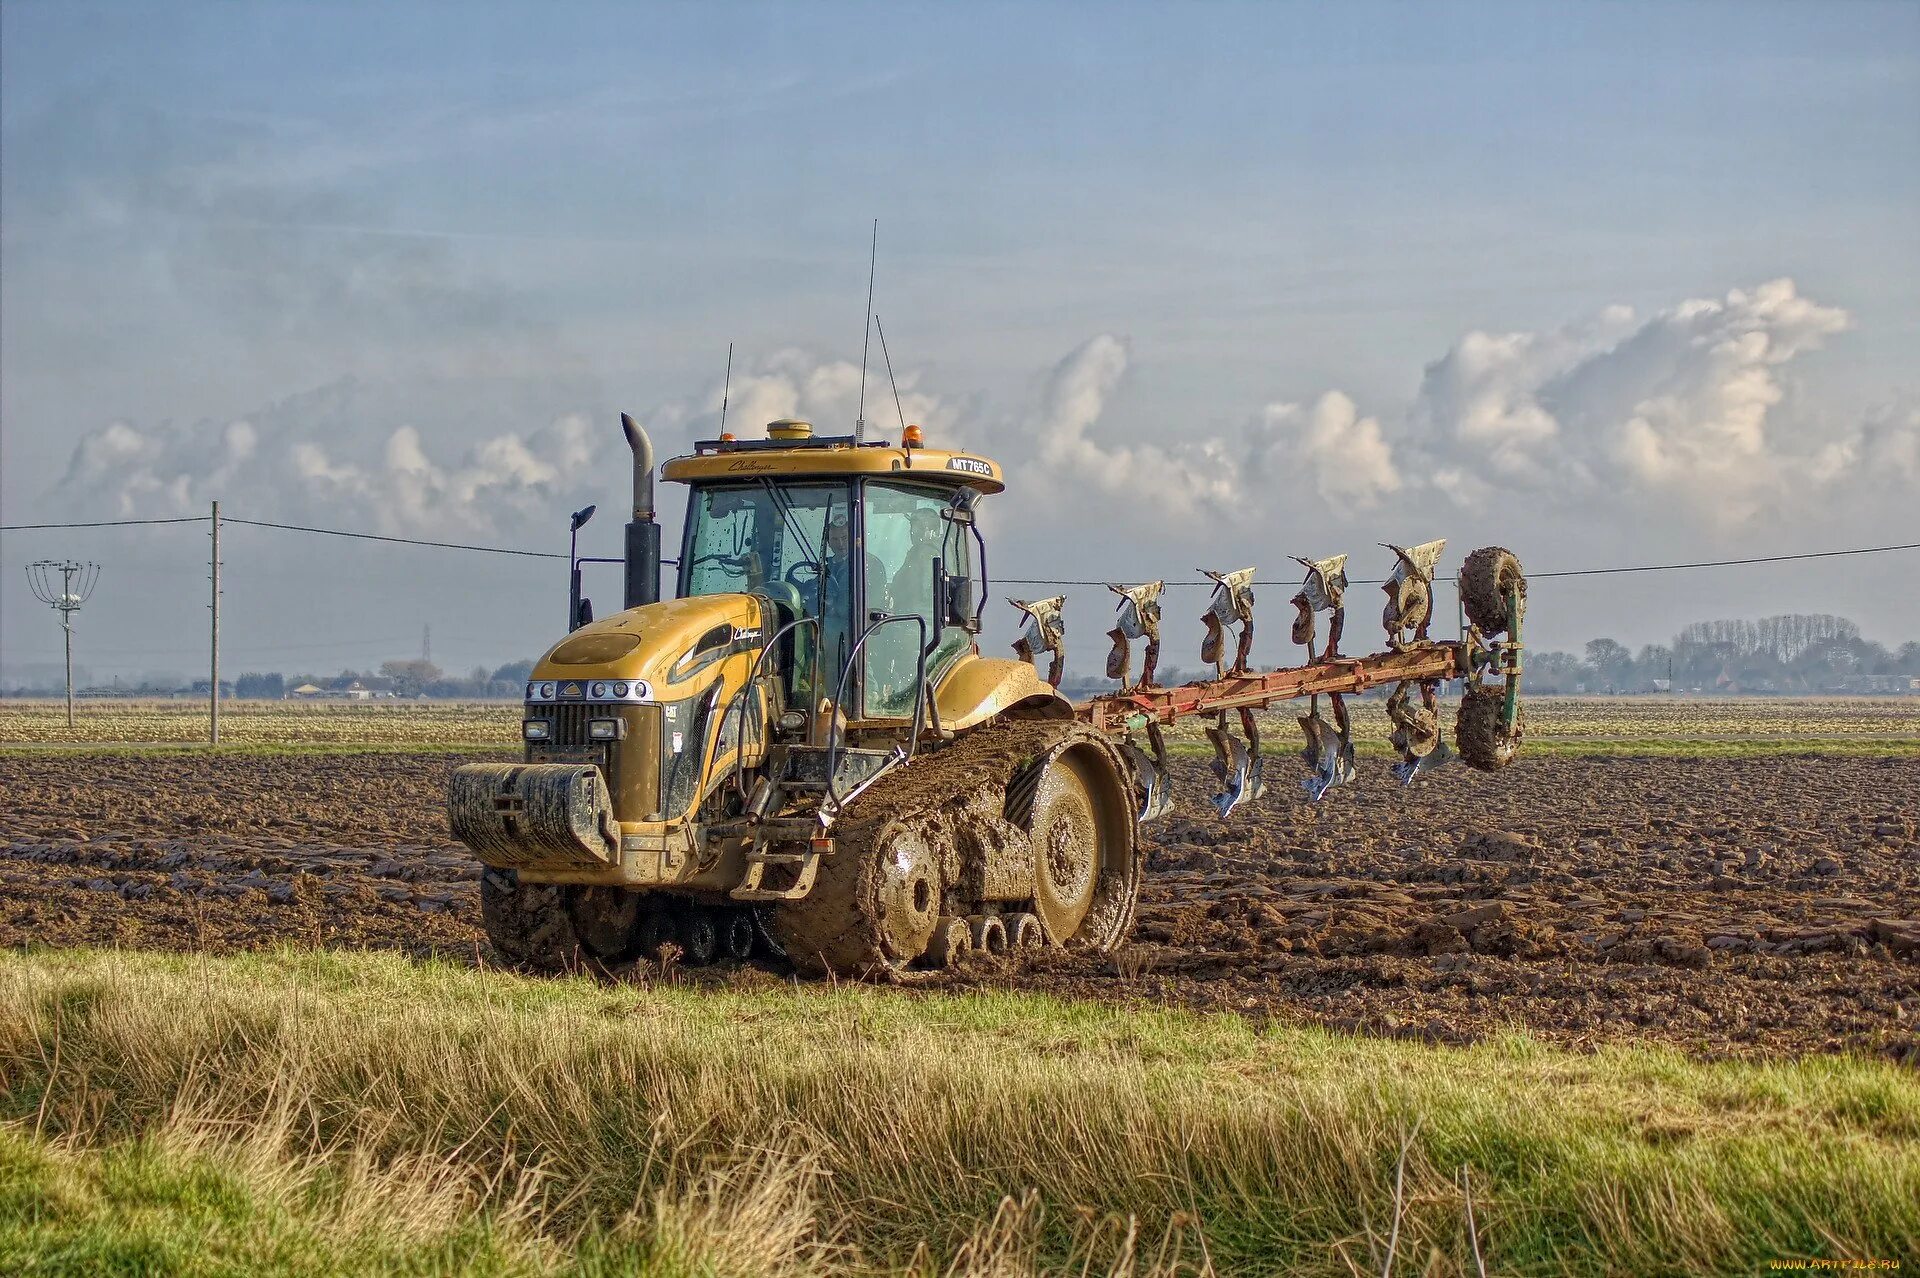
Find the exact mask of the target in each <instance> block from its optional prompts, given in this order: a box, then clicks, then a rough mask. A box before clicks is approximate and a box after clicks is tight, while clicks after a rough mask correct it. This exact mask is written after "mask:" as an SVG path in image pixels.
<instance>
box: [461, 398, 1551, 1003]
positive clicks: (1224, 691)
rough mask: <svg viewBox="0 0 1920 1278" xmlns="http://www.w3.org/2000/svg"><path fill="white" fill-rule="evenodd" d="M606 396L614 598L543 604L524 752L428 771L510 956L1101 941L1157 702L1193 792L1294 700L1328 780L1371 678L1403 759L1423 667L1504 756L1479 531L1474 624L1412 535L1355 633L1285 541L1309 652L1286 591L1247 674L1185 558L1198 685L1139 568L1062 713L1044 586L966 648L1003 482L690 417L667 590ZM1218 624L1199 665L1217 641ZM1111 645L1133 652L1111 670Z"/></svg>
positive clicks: (898, 952)
mask: <svg viewBox="0 0 1920 1278" xmlns="http://www.w3.org/2000/svg"><path fill="white" fill-rule="evenodd" d="M622 421H623V425H624V427H625V430H626V435H627V440H628V443H629V445H630V447H631V449H632V452H633V466H634V482H633V518H632V521H631V522H630V523H629V524H628V525H627V544H626V556H625V560H624V563H625V604H626V607H625V609H624V610H623V611H621V612H619V613H618V614H616V615H614V616H610V617H605V618H602V619H600V620H591V619H590V609H587V608H583V607H581V606H580V605H579V603H578V594H579V591H578V586H577V582H578V577H577V573H578V568H577V566H576V569H575V572H576V578H575V581H576V587H575V591H574V595H575V603H574V605H573V607H572V609H571V612H572V617H571V621H572V625H573V628H572V630H571V632H570V633H569V634H568V635H567V636H566V637H565V638H564V639H562V640H561V641H560V642H559V643H557V644H556V645H554V647H553V648H552V649H551V650H550V651H548V652H547V653H546V655H545V656H544V657H542V658H541V660H540V661H539V662H538V664H537V665H535V667H534V669H533V671H532V675H531V678H530V680H529V682H528V684H527V690H526V705H525V717H524V721H523V724H522V730H523V736H524V738H525V741H524V744H525V757H524V762H521V763H486V764H469V765H466V766H463V767H461V768H459V769H457V770H456V771H455V773H454V776H453V779H452V784H451V791H450V796H449V819H450V824H451V827H452V830H453V833H454V835H455V837H457V838H458V839H460V840H461V841H462V842H464V843H465V844H466V845H467V846H469V847H470V848H472V849H473V851H474V852H475V854H476V855H478V857H479V858H480V860H481V861H482V862H484V863H485V866H486V870H485V874H484V876H483V879H482V888H481V906H482V913H483V916H484V922H485V925H486V929H487V933H488V935H489V937H490V938H491V939H492V941H493V944H494V947H495V948H496V950H498V951H499V952H500V953H501V954H502V955H503V956H505V957H506V958H507V959H509V960H510V961H512V962H514V963H516V964H520V965H523V966H528V967H535V968H561V967H568V966H572V965H575V964H579V963H582V962H597V963H601V964H614V963H620V962H623V961H628V960H631V959H634V958H636V957H640V956H643V955H645V956H657V955H660V954H662V953H664V952H665V947H667V946H673V947H676V948H677V951H678V953H679V954H680V955H681V956H682V961H684V962H688V963H705V962H711V961H713V960H715V959H717V958H733V959H744V958H747V957H749V956H750V955H753V954H755V953H756V952H758V953H765V954H771V955H778V956H784V957H785V958H786V959H788V960H790V961H791V962H792V963H793V964H794V965H795V966H796V967H798V968H799V969H801V970H803V971H807V972H814V973H826V972H836V973H843V974H850V975H880V974H887V973H891V972H896V971H899V970H901V969H904V968H907V967H908V966H910V965H917V966H923V967H924V966H941V965H946V964H950V963H952V962H954V961H955V960H956V959H958V958H959V957H960V956H961V955H963V954H965V953H967V952H968V951H970V950H975V949H979V950H986V951H991V952H996V953H998V952H1004V951H1007V950H1010V949H1020V948H1027V947H1039V946H1082V947H1089V948H1092V949H1095V950H1103V949H1110V948H1112V947H1113V946H1115V945H1117V944H1119V943H1120V942H1121V941H1122V940H1123V939H1124V938H1125V936H1126V935H1127V932H1128V930H1129V928H1130V926H1131V923H1132V918H1133V911H1134V902H1135V899H1136V897H1137V894H1138V891H1139V886H1140V877H1141V871H1142V860H1143V852H1142V843H1141V838H1140V826H1141V823H1142V822H1143V821H1148V820H1152V819H1154V818H1156V817H1158V816H1160V815H1163V814H1164V813H1165V812H1166V811H1167V810H1168V808H1169V806H1170V800H1169V797H1168V795H1169V790H1168V779H1167V751H1166V743H1165V741H1164V739H1163V737H1162V735H1161V727H1162V725H1164V724H1166V723H1170V722H1172V721H1173V720H1175V719H1178V718H1180V717H1183V716H1207V717H1210V719H1211V721H1212V724H1213V726H1211V727H1209V729H1208V735H1209V737H1210V738H1211V739H1212V740H1213V741H1214V744H1215V748H1216V751H1217V754H1218V757H1217V760H1216V763H1215V770H1216V772H1217V774H1218V775H1219V777H1220V779H1221V782H1222V786H1223V789H1222V792H1221V794H1220V795H1218V796H1216V798H1215V805H1216V807H1217V808H1218V810H1219V811H1221V813H1222V814H1223V815H1224V814H1225V813H1227V812H1229V811H1231V810H1232V809H1233V808H1234V807H1235V806H1237V805H1238V804H1239V803H1241V802H1243V801H1246V800H1249V799H1253V798H1256V797H1258V795H1259V794H1260V793H1261V792H1262V790H1263V789H1264V784H1265V782H1264V776H1263V769H1262V759H1261V752H1260V748H1259V738H1258V730H1257V725H1256V723H1255V720H1254V718H1253V714H1252V711H1253V710H1255V709H1257V708H1261V707H1264V706H1267V705H1271V704H1273V703H1275V702H1277V701H1282V700H1286V699H1289V698H1293V697H1299V696H1311V697H1313V699H1314V708H1313V710H1312V714H1311V716H1310V717H1306V718H1303V719H1302V721H1301V722H1302V726H1303V728H1304V729H1305V730H1306V732H1307V737H1308V742H1309V746H1308V752H1309V758H1308V762H1309V764H1310V766H1311V770H1312V775H1311V776H1310V777H1309V778H1308V779H1307V782H1306V785H1307V788H1308V790H1309V792H1310V793H1311V794H1313V796H1314V797H1315V798H1316V799H1317V798H1319V797H1320V795H1322V794H1324V793H1325V792H1326V790H1327V789H1328V788H1329V787H1330V786H1332V785H1334V784H1338V783H1339V782H1340V781H1341V780H1344V779H1347V776H1349V775H1350V773H1351V758H1352V746H1351V742H1350V740H1349V739H1348V737H1347V728H1346V714H1345V709H1344V706H1343V705H1342V702H1341V698H1342V697H1344V696H1345V695H1346V694H1348V693H1354V692H1360V691H1364V690H1365V689H1367V688H1369V687H1372V686H1375V685H1380V684H1386V683H1392V684H1395V685H1397V687H1396V690H1395V696H1394V699H1392V700H1390V703H1389V712H1390V714H1392V715H1393V717H1394V723H1395V725H1396V732H1395V737H1394V741H1395V745H1396V747H1397V748H1398V749H1399V751H1400V754H1401V763H1400V764H1399V765H1397V767H1396V771H1398V772H1399V773H1400V775H1401V776H1402V778H1403V779H1404V780H1408V781H1411V779H1412V778H1413V777H1414V776H1416V775H1420V774H1422V773H1424V772H1425V771H1426V770H1428V769H1429V768H1431V767H1432V766H1434V765H1436V764H1437V763H1439V762H1442V761H1444V760H1445V759H1446V758H1447V757H1449V754H1450V752H1449V751H1448V750H1447V748H1446V746H1445V744H1444V743H1442V742H1441V741H1440V740H1439V733H1438V730H1437V727H1436V724H1435V718H1434V715H1435V712H1436V709H1437V703H1436V698H1435V694H1436V690H1437V689H1438V687H1439V686H1440V683H1441V681H1443V680H1446V679H1465V680H1467V683H1468V687H1467V691H1466V696H1465V699H1464V700H1463V703H1462V709H1461V711H1460V718H1459V736H1458V740H1459V744H1460V750H1461V754H1462V756H1463V757H1465V758H1466V761H1467V762H1469V763H1471V764H1474V765H1475V766H1479V767H1482V768H1489V769H1491V768H1497V767H1501V766H1504V765H1505V764H1506V763H1507V762H1508V761H1510V760H1511V759H1512V758H1513V755H1514V753H1515V751H1516V750H1517V747H1518V744H1519V741H1520V737H1521V733H1522V730H1523V729H1522V725H1521V719H1520V715H1519V707H1518V704H1517V699H1516V694H1517V689H1518V680H1519V673H1520V661H1519V657H1520V646H1519V643H1518V639H1519V633H1518V632H1519V623H1520V616H1521V614H1522V612H1523V611H1524V604H1525V579H1524V577H1522V576H1521V574H1520V570H1519V565H1518V563H1517V562H1515V561H1514V559H1513V557H1512V556H1511V555H1509V554H1508V553H1507V552H1505V551H1504V550H1498V549H1497V548H1495V549H1492V550H1487V551H1479V552H1476V553H1475V555H1474V556H1472V557H1470V558H1469V560H1468V563H1467V567H1466V569H1465V570H1464V571H1463V574H1462V576H1461V578H1460V588H1461V597H1462V603H1463V608H1464V612H1465V613H1466V616H1467V619H1468V620H1471V622H1472V624H1471V625H1468V624H1466V620H1463V623H1462V631H1463V633H1462V635H1461V637H1460V639H1458V640H1457V641H1449V642H1442V641H1435V640H1432V639H1430V638H1428V636H1427V623H1428V620H1429V619H1430V615H1431V602H1432V592H1431V589H1430V587H1431V585H1432V574H1433V561H1434V559H1435V558H1436V557H1437V554H1438V546H1439V543H1428V544H1427V545H1426V546H1423V547H1414V548H1412V549H1411V550H1410V551H1409V550H1402V549H1400V548H1395V554H1396V556H1397V559H1398V566H1397V567H1396V569H1395V575H1394V578H1392V579H1389V581H1388V582H1387V585H1386V589H1387V592H1388V596H1389V599H1388V610H1387V622H1388V626H1389V635H1390V637H1391V638H1392V640H1393V644H1392V650H1391V651H1388V652H1384V653H1379V654H1375V655H1374V656H1370V657H1361V658H1349V657H1341V656H1339V655H1338V654H1337V653H1336V652H1335V651H1334V649H1335V647H1336V646H1337V640H1338V636H1339V621H1340V618H1341V617H1342V616H1344V606H1343V603H1342V592H1343V590H1344V587H1345V585H1346V580H1345V576H1344V570H1343V569H1340V568H1338V565H1340V564H1344V556H1341V557H1339V558H1338V560H1337V561H1336V560H1319V561H1309V560H1302V561H1301V562H1303V563H1307V564H1308V565H1309V578H1308V582H1307V584H1306V585H1305V586H1303V588H1302V594H1301V595H1299V596H1296V597H1295V600H1294V602H1295V604H1296V606H1297V607H1298V608H1299V610H1300V620H1299V621H1296V623H1295V638H1296V639H1300V638H1301V632H1302V627H1303V626H1304V627H1305V631H1306V638H1305V640H1304V642H1305V643H1306V644H1307V646H1308V651H1309V655H1310V656H1313V655H1314V654H1313V653H1312V648H1313V635H1312V632H1313V616H1314V613H1315V612H1316V611H1333V612H1334V613H1335V618H1334V626H1333V630H1332V634H1333V638H1332V639H1330V640H1329V641H1328V642H1327V644H1326V651H1325V653H1324V654H1322V655H1319V656H1317V657H1315V659H1314V660H1313V661H1312V663H1311V664H1308V665H1305V666H1301V667H1294V668H1288V669H1282V670H1273V671H1267V672H1264V673H1262V672H1254V671H1251V670H1249V669H1248V668H1247V654H1248V651H1249V648H1250V645H1251V639H1252V625H1253V619H1252V608H1253V600H1252V596H1253V592H1252V589H1251V586H1252V576H1253V573H1252V570H1243V571H1241V572H1238V573H1226V574H1208V575H1209V576H1210V577H1212V579H1213V581H1214V583H1215V585H1214V602H1213V604H1212V606H1211V607H1210V608H1209V610H1208V612H1207V614H1206V621H1207V627H1208V639H1207V644H1206V651H1207V653H1208V656H1209V659H1212V660H1214V661H1215V662H1216V674H1217V676H1218V677H1217V678H1215V679H1212V680H1208V681H1204V682H1200V683H1193V684H1185V685H1181V686H1178V687H1174V688H1162V687H1160V686H1159V685H1157V684H1156V683H1154V664H1155V662H1156V660H1157V656H1158V651H1159V606H1160V605H1159V598H1160V588H1161V586H1162V585H1163V583H1158V582H1156V583H1150V584H1149V585H1146V586H1135V587H1121V586H1115V587H1114V589H1115V591H1116V592H1117V593H1118V594H1119V595H1120V597H1121V603H1120V605H1119V608H1120V615H1119V617H1118V619H1117V624H1116V627H1115V629H1114V631H1113V632H1112V635H1113V638H1114V644H1115V651H1114V659H1113V660H1111V661H1110V662H1109V673H1110V674H1114V675H1115V676H1116V677H1117V678H1118V679H1119V681H1120V686H1119V687H1118V688H1117V689H1116V690H1114V691H1113V692H1110V693H1107V694H1104V695H1102V696H1098V697H1094V698H1092V699H1091V700H1088V701H1085V702H1083V703H1080V704H1078V705H1076V704H1074V703H1073V702H1070V701H1069V700H1068V699H1067V698H1065V697H1064V696H1062V695H1061V694H1060V692H1059V691H1058V690H1057V688H1056V687H1055V684H1057V683H1058V682H1059V679H1060V675H1061V671H1062V666H1063V652H1064V646H1063V645H1064V633H1065V626H1064V622H1063V620H1062V617H1061V601H1060V600H1059V599H1057V598H1056V599H1048V600H1042V601H1038V602H1028V601H1021V600H1015V601H1012V602H1013V603H1014V604H1015V606H1016V607H1018V608H1019V609H1021V610H1022V612H1023V613H1024V614H1025V615H1026V617H1027V627H1026V630H1025V631H1024V633H1023V634H1022V636H1021V639H1020V641H1019V642H1018V643H1017V644H1016V645H1015V649H1016V652H1017V653H1018V656H1017V657H1012V658H999V657H991V656H985V655H982V653H981V652H980V650H979V645H978V642H977V639H978V636H979V634H980V630H981V621H982V615H983V613H984V610H985V606H986V602H987V589H988V579H987V553H986V543H985V541H984V540H983V539H982V537H981V534H980V530H979V527H978V524H977V522H976V517H975V511H976V506H977V503H978V501H979V499H980V498H981V497H983V496H986V495H988V494H992V493H997V492H1000V491H1001V490H1002V488H1003V487H1004V478H1003V476H1002V472H1001V469H1000V467H999V466H998V465H997V464H996V463H994V462H993V461H991V460H989V459H987V458H985V457H981V456H979V455H977V454H974V453H971V452H965V451H954V450H947V449H940V448H930V447H927V446H925V444H924V441H923V439H922V435H921V432H920V430H919V429H918V428H917V427H905V428H904V429H903V431H902V436H901V438H900V440H899V441H898V443H890V442H887V441H884V440H881V441H868V440H864V439H861V438H857V437H856V436H836V437H822V436H818V435H816V434H815V433H814V432H813V429H812V427H811V426H809V425H808V424H807V423H806V422H802V421H792V420H785V421H777V422H773V423H771V424H770V425H769V427H768V428H767V437H766V438H765V439H754V440H746V439H736V438H734V437H733V436H731V435H725V434H723V435H721V437H720V438H718V439H714V440H705V441H701V442H699V443H697V444H696V445H695V446H694V450H693V452H692V453H691V454H690V455H688V456H684V457H679V458H676V459H674V460H671V461H668V462H667V463H665V465H664V466H663V467H662V468H661V474H662V475H663V477H664V478H666V479H668V480H671V481H675V482H680V483H685V484H687V485H689V488H690V492H689V497H688V502H687V515H686V525H685V529H684V532H683V534H682V540H681V545H680V551H679V556H678V559H677V561H674V567H675V568H676V572H677V580H676V583H675V586H676V588H675V590H674V592H673V594H674V597H673V598H669V599H662V598H661V597H660V595H661V590H660V585H661V582H660V577H661V567H662V561H661V556H660V533H659V528H658V525H657V524H656V522H655V518H654V502H653V470H654V466H653V452H652V447H651V444H650V442H649V441H648V439H647V437H646V434H645V432H644V431H643V430H641V429H640V428H639V426H638V425H636V424H635V423H634V422H633V420H632V419H631V418H626V417H623V419H622ZM1329 565H1334V566H1335V567H1333V568H1330V567H1329ZM1234 628H1238V629H1239V631H1240V635H1239V642H1238V644H1237V645H1236V646H1235V647H1234V655H1233V656H1232V657H1231V658H1229V657H1228V656H1227V645H1226V644H1224V643H1223V642H1221V639H1222V637H1223V636H1224V635H1225V634H1227V633H1228V632H1229V631H1230V630H1232V629H1234ZM1500 634H1505V635H1506V636H1507V637H1506V638H1505V639H1504V640H1501V639H1499V638H1498V637H1497V636H1498V635H1500ZM1140 638H1145V639H1146V640H1147V653H1146V663H1145V669H1144V670H1143V671H1142V673H1141V675H1140V677H1139V678H1138V679H1137V680H1132V681H1131V682H1130V681H1129V679H1128V675H1127V666H1128V664H1129V662H1128V660H1127V657H1128V652H1127V649H1128V645H1129V643H1130V641H1131V640H1133V639H1140ZM1042 653H1045V654H1049V655H1050V656H1051V657H1052V661H1051V666H1050V670H1049V673H1048V675H1047V676H1046V677H1043V676H1042V675H1041V673H1040V671H1039V669H1038V667H1037V660H1038V658H1039V656H1040V655H1041V654H1042ZM1116 663H1117V670H1116ZM1487 675H1491V676H1493V678H1494V682H1490V683H1489V682H1485V681H1484V680H1483V677H1484V676H1487ZM1415 689H1417V690H1418V692H1419V694H1420V695H1419V697H1418V699H1417V700H1416V698H1415V697H1414V696H1413V695H1412V693H1413V690H1415ZM1321 694H1325V695H1328V696H1329V697H1330V699H1331V701H1332V703H1333V707H1334V711H1335V720H1336V722H1335V724H1333V725H1329V724H1328V723H1326V721H1325V720H1324V719H1322V718H1321V717H1320V715H1319V710H1318V699H1319V695H1321ZM1230 712H1237V713H1238V714H1239V716H1240V724H1241V729H1242V735H1241V736H1239V737H1236V736H1234V735H1233V733H1232V732H1231V731H1230V730H1229V727H1228V718H1227V716H1228V714H1229V713H1230ZM1141 736H1144V738H1145V743H1144V744H1142V743H1141V741H1140V740H1139V739H1137V738H1139V737H1141Z"/></svg>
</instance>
